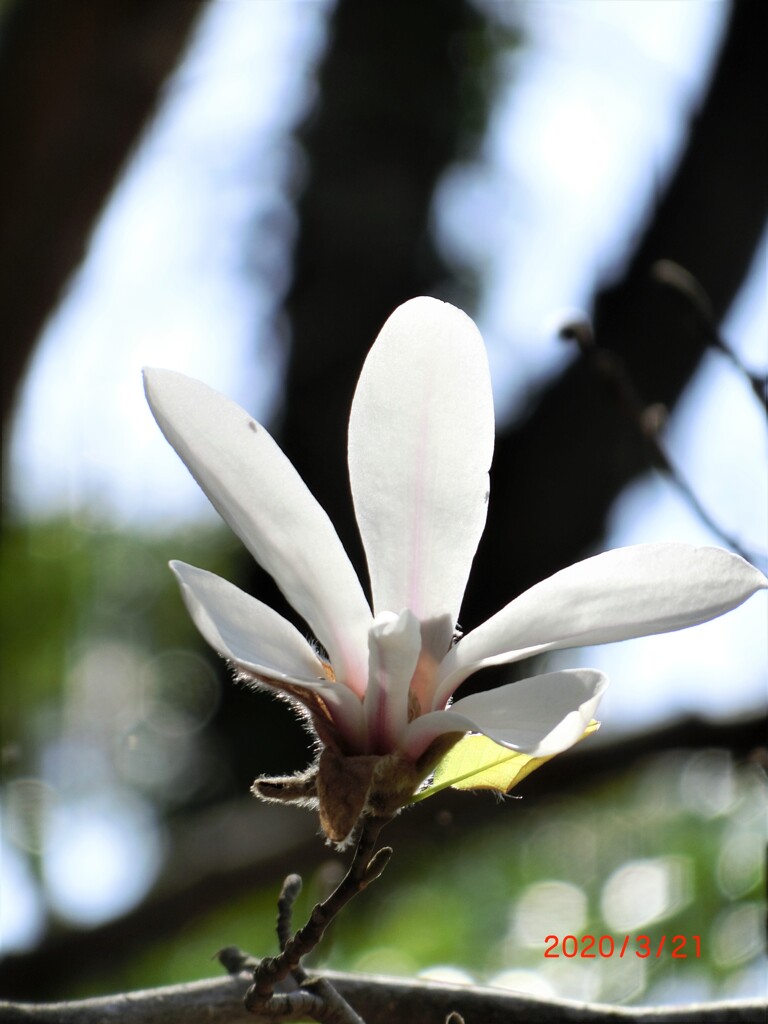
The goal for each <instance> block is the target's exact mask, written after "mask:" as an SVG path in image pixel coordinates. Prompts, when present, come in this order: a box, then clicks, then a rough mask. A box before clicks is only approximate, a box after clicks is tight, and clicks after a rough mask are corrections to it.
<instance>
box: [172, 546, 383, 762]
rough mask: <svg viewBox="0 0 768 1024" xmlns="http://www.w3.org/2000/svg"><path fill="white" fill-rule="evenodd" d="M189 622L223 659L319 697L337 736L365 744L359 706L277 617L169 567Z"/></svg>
mask: <svg viewBox="0 0 768 1024" xmlns="http://www.w3.org/2000/svg"><path fill="white" fill-rule="evenodd" d="M171 569H173V572H174V574H175V575H176V578H177V579H178V581H179V585H180V587H181V594H182V597H183V598H184V603H185V604H186V606H187V609H188V611H189V614H190V616H191V617H192V621H193V622H194V623H195V625H196V626H197V628H198V629H199V630H200V632H201V633H202V635H203V636H204V637H205V639H206V640H207V641H208V643H209V644H210V645H211V647H213V649H214V650H215V651H217V652H218V653H219V654H220V655H221V656H222V657H223V658H226V659H227V660H228V661H231V662H233V663H234V664H235V665H236V666H238V668H240V669H243V670H245V671H246V672H247V673H251V674H253V675H255V676H257V677H263V678H265V679H267V680H272V681H274V683H275V685H276V686H277V687H278V688H281V685H282V684H290V692H293V693H296V692H300V690H301V689H302V688H304V689H307V690H313V691H315V692H317V693H319V694H320V695H321V696H322V699H323V701H324V703H325V704H326V705H327V707H328V708H329V710H330V712H331V714H332V716H333V719H334V721H335V723H336V725H337V727H338V728H339V730H340V732H341V733H342V734H343V735H344V736H345V737H346V738H347V739H348V740H349V741H350V742H352V743H355V744H358V745H359V744H362V743H364V741H365V729H364V721H363V713H362V705H361V702H360V699H359V697H357V696H356V695H355V694H354V693H353V692H352V691H351V690H350V689H349V688H348V687H346V686H344V684H343V683H336V682H332V681H331V680H329V678H328V676H327V675H326V669H325V666H324V664H323V662H322V661H321V660H320V658H318V656H317V655H316V654H315V652H314V650H313V649H312V647H311V646H310V645H309V644H308V643H307V641H306V640H305V639H304V637H303V636H302V635H301V633H300V632H299V631H298V630H297V629H296V628H295V627H294V626H293V625H291V623H290V622H288V620H287V619H284V618H283V616H282V615H279V614H278V613H277V612H276V611H274V610H273V609H272V608H270V607H269V606H268V605H266V604H264V603H263V602H262V601H258V600H257V599H256V598H255V597H251V596H250V594H246V593H244V592H243V591H242V590H240V589H238V587H235V586H234V585H233V584H231V583H229V582H227V580H224V579H222V578H221V577H220V576H216V575H215V574H214V573H212V572H206V571H205V570H204V569H197V568H195V566H193V565H187V564H186V562H171Z"/></svg>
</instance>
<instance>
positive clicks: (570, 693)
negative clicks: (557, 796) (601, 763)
mask: <svg viewBox="0 0 768 1024" xmlns="http://www.w3.org/2000/svg"><path fill="white" fill-rule="evenodd" d="M607 685H608V680H607V679H606V677H605V676H604V675H603V674H602V672H597V671H595V670H594V669H566V670H565V671H562V672H549V673H547V674H546V675H541V676H532V677H531V678H530V679H521V680H520V681H519V682H517V683H509V684H508V685H507V686H500V687H498V689H495V690H487V691H486V692H485V693H475V694H472V696H470V697H463V698H462V699H461V700H457V701H456V703H455V704H453V705H452V706H451V707H450V708H449V709H448V710H447V711H433V712H431V713H430V714H428V715H424V716H423V718H419V719H416V721H415V722H412V723H411V725H410V726H409V727H408V732H407V734H406V750H407V753H408V755H409V756H414V755H415V756H418V755H419V754H420V753H421V752H422V750H424V749H426V747H427V746H428V745H429V743H430V742H431V741H432V739H434V738H435V736H436V735H440V734H442V733H446V732H461V731H467V730H471V731H472V732H481V733H484V734H485V735H486V736H488V737H489V738H490V739H492V740H494V741H495V742H496V743H501V744H502V745H503V746H505V747H509V748H511V749H512V750H519V751H520V752H522V753H524V754H532V755H534V756H536V757H550V756H551V755H553V754H559V753H560V752H561V751H563V750H567V749H568V747H571V746H573V744H574V743H577V742H578V741H579V740H580V739H581V737H582V736H583V735H584V730H585V729H586V728H587V726H588V725H589V723H590V721H591V720H592V719H593V718H594V716H595V711H596V710H597V706H598V704H599V703H600V698H601V697H602V695H603V693H604V692H605V688H606V687H607Z"/></svg>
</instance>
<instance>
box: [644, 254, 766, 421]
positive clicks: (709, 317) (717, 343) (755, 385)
mask: <svg viewBox="0 0 768 1024" xmlns="http://www.w3.org/2000/svg"><path fill="white" fill-rule="evenodd" d="M651 276H652V277H653V279H654V280H655V281H658V282H659V284H663V285H666V286H667V287H668V288H673V289H674V290H675V291H676V292H677V293H678V295H681V296H682V297H683V298H685V299H686V300H687V301H688V303H689V305H690V308H691V310H692V311H693V312H694V313H695V315H696V316H697V318H698V322H699V325H700V327H701V331H702V333H703V335H704V337H705V338H706V339H707V341H708V342H709V344H710V345H711V346H712V347H713V348H716V349H717V350H718V351H719V352H722V353H723V355H725V356H726V357H727V358H728V359H729V360H730V361H731V363H732V364H733V365H734V366H735V367H736V369H737V370H738V371H739V373H741V374H742V376H743V377H744V378H745V379H746V380H747V382H748V383H749V386H750V387H751V388H752V391H753V392H754V394H755V396H756V398H757V400H758V401H759V402H760V404H761V405H762V406H763V408H764V410H765V412H766V413H768V377H761V376H759V375H758V374H756V373H753V372H752V371H751V370H749V369H748V368H747V367H746V366H745V365H744V363H743V362H742V361H741V359H740V357H739V356H738V355H737V354H736V352H734V350H733V348H732V347H731V346H730V345H729V344H728V342H727V341H726V340H725V339H724V338H723V336H722V335H721V334H720V331H719V330H718V326H717V318H716V317H715V312H714V310H713V308H712V303H711V302H710V300H709V296H708V295H707V293H706V291H705V290H704V288H703V287H702V285H701V284H700V283H699V281H697V280H696V278H695V277H694V276H693V274H692V273H691V272H690V271H689V270H686V269H685V267H681V266H680V264H679V263H675V262H674V260H659V261H658V262H657V263H654V265H653V267H651Z"/></svg>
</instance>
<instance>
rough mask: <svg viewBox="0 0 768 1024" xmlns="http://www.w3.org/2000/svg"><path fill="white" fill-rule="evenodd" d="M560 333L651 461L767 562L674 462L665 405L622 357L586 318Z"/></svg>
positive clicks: (732, 541)
mask: <svg viewBox="0 0 768 1024" xmlns="http://www.w3.org/2000/svg"><path fill="white" fill-rule="evenodd" d="M560 337H561V338H563V339H564V340H565V341H573V342H576V344H577V345H578V346H579V349H580V350H581V352H582V354H583V355H584V357H585V358H586V359H588V360H589V361H590V363H591V365H592V367H593V369H594V370H595V372H596V373H597V375H598V376H599V377H600V378H601V379H602V381H603V382H604V383H605V384H606V385H607V386H608V387H609V388H610V389H611V391H612V392H613V394H614V396H615V399H616V403H617V405H618V406H619V408H620V409H621V410H622V412H623V413H624V415H625V416H626V417H627V419H628V420H629V421H630V422H631V423H632V424H633V425H634V426H635V427H636V429H637V431H638V433H639V434H640V435H641V436H642V438H643V440H644V442H645V444H646V447H647V450H648V461H649V464H650V465H651V466H653V467H654V468H655V469H658V470H661V472H663V473H665V474H666V475H667V476H668V477H669V479H670V480H671V481H672V483H673V484H674V485H675V486H676V487H677V489H678V490H679V491H680V493H681V494H682V495H683V496H684V498H685V499H686V501H687V502H688V504H689V505H690V507H691V508H692V509H693V511H694V512H695V513H696V515H697V516H698V517H699V519H700V520H701V521H702V522H703V523H704V524H705V526H707V527H708V529H710V530H711V531H712V532H713V533H714V534H715V535H716V536H718V537H719V538H720V539H721V540H722V541H724V542H725V544H726V545H727V546H728V547H729V548H731V550H733V551H735V552H737V553H738V554H740V555H741V556H742V558H746V559H747V561H749V562H752V563H754V564H760V565H763V564H764V563H765V562H766V555H765V553H763V552H759V551H748V550H747V549H746V548H745V547H744V546H743V544H742V543H741V542H740V541H739V540H738V539H737V538H736V537H734V536H733V535H732V534H730V533H728V532H727V531H726V530H725V529H724V528H723V527H722V526H721V525H720V524H719V523H718V522H717V521H716V520H715V519H714V518H713V516H712V515H711V514H710V513H709V511H708V510H707V509H706V508H705V507H704V505H703V504H702V503H701V501H700V500H699V498H698V496H697V495H696V492H695V491H694V490H693V488H692V487H691V485H690V484H689V483H688V481H687V480H686V479H685V477H684V476H683V474H682V473H681V471H680V470H679V469H678V468H677V466H676V465H675V464H674V463H673V462H672V460H671V459H670V457H669V455H668V454H667V452H666V450H665V448H664V446H663V445H662V443H661V439H660V436H659V435H660V431H661V428H662V426H663V425H664V421H665V419H666V409H664V408H663V407H661V406H658V405H653V404H651V405H649V404H648V403H646V402H644V401H643V399H642V398H641V397H640V395H639V394H638V392H637V389H636V388H635V385H634V382H633V381H632V378H631V377H630V374H629V371H628V370H627V367H626V365H625V364H624V361H623V360H622V358H621V357H620V356H619V355H618V354H617V353H616V352H614V351H612V350H611V349H607V348H602V347H600V345H599V344H597V342H596V339H595V337H594V334H593V332H592V326H591V324H590V323H589V322H588V321H586V320H583V321H574V322H573V323H568V324H565V325H564V326H563V327H562V328H561V330H560Z"/></svg>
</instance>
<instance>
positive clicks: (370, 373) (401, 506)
mask: <svg viewBox="0 0 768 1024" xmlns="http://www.w3.org/2000/svg"><path fill="white" fill-rule="evenodd" d="M492 452H493V401H492V395H491V386H490V378H489V373H488V362H487V358H486V354H485V348H484V346H483V341H482V338H481V337H480V334H479V332H478V330H477V328H476V327H475V325H474V324H473V322H472V321H471V320H470V319H469V317H468V316H466V314H464V313H462V312H461V311H460V310H458V309H456V308H455V307H453V306H450V305H448V304H447V303H444V302H438V301H437V300H436V299H430V298H418V299H412V300H411V301H410V302H406V303H405V304H404V305H402V306H400V307H399V308H398V309H396V310H395V312H394V313H393V314H392V316H390V318H389V319H388V320H387V322H386V323H385V324H384V327H383V328H382V330H381V333H380V334H379V336H378V338H377V339H376V342H375V343H374V345H373V347H372V348H371V350H370V352H369V354H368V358H367V359H366V361H365V365H364V367H363V371H362V374H361V377H360V381H359V383H358V386H357V391H356V392H355V398H354V402H353V404H352V413H351V416H350V422H349V473H350V480H351V484H352V496H353V499H354V503H355V513H356V515H357V521H358V524H359V526H360V533H361V535H362V538H363V544H364V546H365V553H366V556H367V559H368V568H369V570H370V574H371V587H372V591H373V605H374V610H375V612H377V613H378V612H382V611H395V612H396V611H399V610H400V609H402V608H409V609H411V611H413V612H414V613H415V615H416V616H417V617H418V618H419V619H421V620H422V621H424V622H425V623H426V625H425V631H424V639H425V643H426V644H427V646H428V647H431V648H432V653H433V654H434V655H435V656H437V657H442V655H443V654H444V653H445V651H446V650H447V648H448V644H449V643H450V638H451V633H452V630H453V628H454V626H455V623H456V619H457V617H458V611H459V606H460V604H461V599H462V596H463V593H464V587H465V585H466V582H467V577H468V575H469V570H470V566H471V564H472V559H473V558H474V555H475V551H476V549H477V544H478V541H479V539H480V535H481V533H482V531H483V527H484V525H485V517H486V506H487V501H488V469H489V466H490V463H491V456H492ZM430 627H431V628H430Z"/></svg>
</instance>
